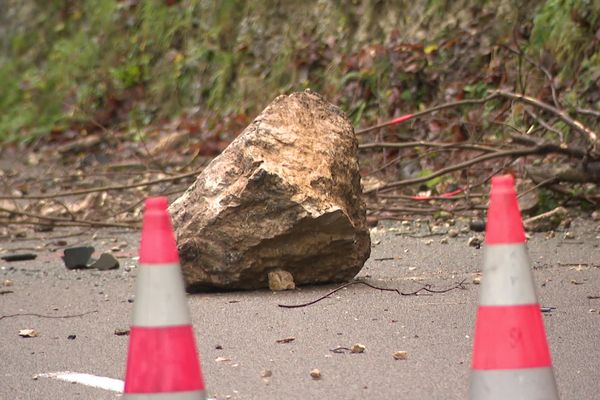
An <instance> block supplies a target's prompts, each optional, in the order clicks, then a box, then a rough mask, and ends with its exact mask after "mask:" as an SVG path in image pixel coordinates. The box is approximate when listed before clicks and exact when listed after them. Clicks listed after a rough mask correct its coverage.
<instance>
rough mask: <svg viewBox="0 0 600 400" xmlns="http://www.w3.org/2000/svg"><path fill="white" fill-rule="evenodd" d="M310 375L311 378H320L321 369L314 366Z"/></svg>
mask: <svg viewBox="0 0 600 400" xmlns="http://www.w3.org/2000/svg"><path fill="white" fill-rule="evenodd" d="M310 376H311V378H313V379H321V371H320V370H319V369H318V368H314V369H312V370H311V371H310Z"/></svg>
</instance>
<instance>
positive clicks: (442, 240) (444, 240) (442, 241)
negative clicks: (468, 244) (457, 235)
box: [440, 237, 448, 244]
mask: <svg viewBox="0 0 600 400" xmlns="http://www.w3.org/2000/svg"><path fill="white" fill-rule="evenodd" d="M440 243H441V244H448V238H447V237H443V238H441V239H440Z"/></svg>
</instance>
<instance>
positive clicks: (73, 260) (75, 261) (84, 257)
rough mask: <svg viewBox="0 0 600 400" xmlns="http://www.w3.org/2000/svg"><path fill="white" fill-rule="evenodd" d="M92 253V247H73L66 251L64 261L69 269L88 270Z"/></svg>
mask: <svg viewBox="0 0 600 400" xmlns="http://www.w3.org/2000/svg"><path fill="white" fill-rule="evenodd" d="M92 253H94V248H93V247H92V246H82V247H71V248H68V249H65V250H64V255H63V261H64V262H65V266H66V267H67V269H76V268H86V267H87V266H88V263H89V262H90V257H91V256H92Z"/></svg>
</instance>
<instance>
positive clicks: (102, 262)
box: [89, 253, 119, 271]
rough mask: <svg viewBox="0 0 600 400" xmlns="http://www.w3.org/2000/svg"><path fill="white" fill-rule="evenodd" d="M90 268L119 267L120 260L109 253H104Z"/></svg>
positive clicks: (105, 268)
mask: <svg viewBox="0 0 600 400" xmlns="http://www.w3.org/2000/svg"><path fill="white" fill-rule="evenodd" d="M89 268H96V269H99V270H101V271H106V270H109V269H117V268H119V261H117V259H116V258H114V257H113V256H112V255H111V254H109V253H102V254H101V255H100V258H99V259H98V260H97V261H95V262H94V263H92V264H91V265H90V266H89Z"/></svg>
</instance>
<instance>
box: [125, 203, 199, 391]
mask: <svg viewBox="0 0 600 400" xmlns="http://www.w3.org/2000/svg"><path fill="white" fill-rule="evenodd" d="M135 293H136V294H135V304H134V311H133V324H132V326H131V329H130V334H129V352H128V356H127V371H126V374H125V398H126V399H129V400H134V399H135V400H141V399H144V400H145V399H153V400H155V399H164V400H166V399H169V400H175V399H177V400H192V399H194V400H199V399H205V393H204V380H203V379H202V372H201V370H200V363H199V361H198V356H197V352H196V343H195V339H194V330H193V328H192V325H191V319H190V314H189V310H188V306H187V300H186V295H185V288H184V282H183V276H182V274H181V267H180V265H179V255H178V253H177V246H176V244H175V237H174V235H173V228H172V227H171V220H170V217H169V213H168V212H167V198H166V197H154V198H148V199H146V202H145V211H144V223H143V228H142V239H141V245H140V268H139V270H138V276H137V281H136V292H135Z"/></svg>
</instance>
